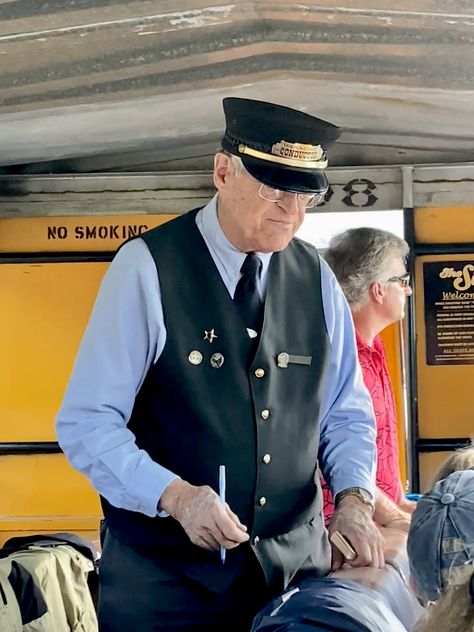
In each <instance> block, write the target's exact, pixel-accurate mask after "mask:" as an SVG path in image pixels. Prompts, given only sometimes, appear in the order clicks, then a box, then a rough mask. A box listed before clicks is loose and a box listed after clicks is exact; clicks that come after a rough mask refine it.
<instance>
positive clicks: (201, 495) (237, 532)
mask: <svg viewBox="0 0 474 632" xmlns="http://www.w3.org/2000/svg"><path fill="white" fill-rule="evenodd" d="M160 506H161V508H162V509H163V510H164V511H166V512H167V513H169V514H170V516H172V517H173V518H175V519H176V520H177V521H178V522H179V523H180V524H181V526H182V527H183V529H184V530H185V531H186V533H187V535H188V537H189V539H190V540H191V542H192V543H193V544H196V545H197V546H200V547H202V548H203V549H206V550H208V551H215V550H218V549H219V547H221V546H223V547H225V548H226V549H233V548H234V547H236V546H238V545H239V544H242V542H246V541H247V540H248V539H249V536H248V534H247V533H246V531H247V527H246V526H245V525H243V524H242V523H241V522H240V520H239V518H238V516H236V515H235V513H234V512H233V511H231V509H230V507H229V505H228V504H227V503H226V504H223V503H221V501H220V498H219V496H218V495H217V494H216V492H215V491H214V490H213V489H212V488H211V487H209V486H208V485H202V486H200V487H196V486H195V485H191V484H190V483H187V482H186V481H183V480H181V479H176V480H174V481H173V482H172V483H170V484H169V485H168V487H167V488H166V489H165V491H164V492H163V494H162V495H161V498H160Z"/></svg>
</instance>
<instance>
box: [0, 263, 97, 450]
mask: <svg viewBox="0 0 474 632" xmlns="http://www.w3.org/2000/svg"><path fill="white" fill-rule="evenodd" d="M107 265H108V264H107V263H47V264H42V263H38V264H26V263H25V264H2V265H0V296H1V297H2V308H1V309H0V348H1V349H2V362H1V364H0V419H1V420H2V423H1V424H0V441H4V442H8V441H55V435H54V419H55V417H56V413H57V412H58V409H59V406H60V404H61V401H62V397H63V394H64V390H65V388H66V384H67V381H68V379H69V375H70V372H71V369H72V365H73V362H74V359H75V356H76V352H77V348H78V346H79V342H80V340H81V337H82V334H83V331H84V327H85V325H86V323H87V320H88V318H89V314H90V311H91V308H92V305H93V303H94V300H95V296H96V294H97V289H98V287H99V284H100V281H101V279H102V276H103V274H104V272H105V270H106V268H107Z"/></svg>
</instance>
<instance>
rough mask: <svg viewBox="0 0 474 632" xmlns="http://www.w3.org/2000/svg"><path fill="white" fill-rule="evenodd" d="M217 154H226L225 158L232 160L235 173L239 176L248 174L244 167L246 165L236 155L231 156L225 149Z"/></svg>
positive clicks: (219, 150)
mask: <svg viewBox="0 0 474 632" xmlns="http://www.w3.org/2000/svg"><path fill="white" fill-rule="evenodd" d="M217 152H218V153H219V154H224V155H225V156H228V157H229V158H230V161H231V163H232V164H233V166H234V170H235V173H236V174H237V175H239V174H241V173H248V171H247V169H246V168H245V167H244V163H243V162H242V160H241V158H239V156H235V155H234V154H231V153H230V152H228V151H226V150H225V149H222V147H221V148H220V149H218V150H217Z"/></svg>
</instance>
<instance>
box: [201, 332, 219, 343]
mask: <svg viewBox="0 0 474 632" xmlns="http://www.w3.org/2000/svg"><path fill="white" fill-rule="evenodd" d="M216 338H217V335H216V334H215V333H214V329H211V330H210V331H206V330H204V340H208V341H209V342H214V340H215V339H216Z"/></svg>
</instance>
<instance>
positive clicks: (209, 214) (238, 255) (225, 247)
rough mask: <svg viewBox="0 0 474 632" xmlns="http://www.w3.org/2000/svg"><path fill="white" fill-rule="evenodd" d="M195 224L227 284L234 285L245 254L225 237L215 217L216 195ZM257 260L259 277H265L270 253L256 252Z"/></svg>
mask: <svg viewBox="0 0 474 632" xmlns="http://www.w3.org/2000/svg"><path fill="white" fill-rule="evenodd" d="M196 223H197V225H198V227H199V229H200V230H201V233H202V236H203V237H204V241H205V242H206V244H207V246H208V248H209V249H210V250H211V251H212V254H213V255H214V256H215V257H216V258H217V259H218V260H219V262H220V264H221V266H220V267H222V270H223V274H225V275H226V277H227V281H228V283H230V284H231V285H234V284H235V285H236V284H237V282H238V280H239V278H240V268H241V267H242V264H243V262H244V259H245V257H246V256H247V254H246V253H245V252H242V251H241V250H239V249H238V248H236V247H235V246H234V245H233V244H231V243H230V241H229V240H228V239H227V237H226V236H225V235H224V231H223V230H222V228H221V225H220V223H219V218H218V217H217V194H216V195H215V196H214V197H213V198H212V199H211V200H210V201H209V202H208V204H206V206H205V207H204V208H203V209H202V210H201V211H200V213H199V214H198V217H197V218H196ZM255 254H257V255H258V258H259V259H260V261H261V262H262V268H261V270H260V277H261V278H262V277H265V276H266V273H267V270H268V266H269V265H270V259H271V256H272V253H271V252H257V253H255Z"/></svg>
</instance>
